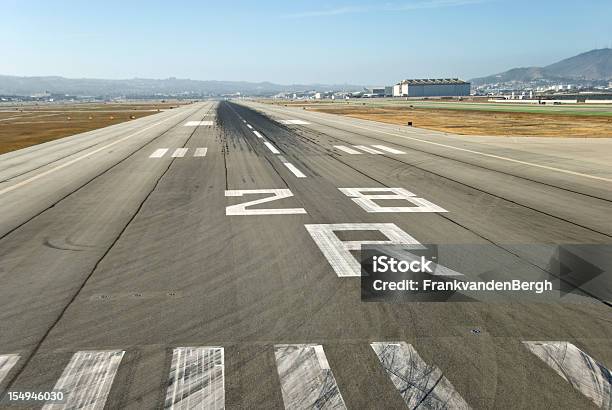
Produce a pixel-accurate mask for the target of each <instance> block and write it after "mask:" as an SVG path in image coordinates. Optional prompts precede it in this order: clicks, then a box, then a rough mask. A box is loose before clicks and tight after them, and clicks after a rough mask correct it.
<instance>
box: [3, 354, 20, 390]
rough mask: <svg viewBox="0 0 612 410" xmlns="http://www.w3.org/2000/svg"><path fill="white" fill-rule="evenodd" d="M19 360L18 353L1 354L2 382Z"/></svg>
mask: <svg viewBox="0 0 612 410" xmlns="http://www.w3.org/2000/svg"><path fill="white" fill-rule="evenodd" d="M18 361H19V355H18V354H5V355H0V383H2V380H3V379H4V378H5V377H6V375H7V374H8V373H9V372H10V371H11V369H12V368H13V366H15V364H17V362H18Z"/></svg>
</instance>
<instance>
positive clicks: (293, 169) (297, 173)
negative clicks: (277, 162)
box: [283, 162, 306, 178]
mask: <svg viewBox="0 0 612 410" xmlns="http://www.w3.org/2000/svg"><path fill="white" fill-rule="evenodd" d="M283 164H285V166H286V167H287V168H288V169H289V171H291V172H292V173H293V175H295V176H296V177H298V178H306V175H304V173H303V172H302V171H300V170H299V169H297V168H296V167H295V165H293V164H292V163H291V162H283Z"/></svg>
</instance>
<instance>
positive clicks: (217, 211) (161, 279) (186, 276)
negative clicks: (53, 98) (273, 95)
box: [0, 101, 612, 409]
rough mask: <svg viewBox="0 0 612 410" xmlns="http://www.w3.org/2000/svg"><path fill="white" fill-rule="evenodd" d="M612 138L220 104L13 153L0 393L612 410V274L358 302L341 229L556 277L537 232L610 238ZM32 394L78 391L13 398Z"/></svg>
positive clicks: (5, 216)
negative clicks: (475, 295) (568, 287)
mask: <svg viewBox="0 0 612 410" xmlns="http://www.w3.org/2000/svg"><path fill="white" fill-rule="evenodd" d="M611 154H612V142H611V141H608V140H602V139H599V140H597V141H592V140H582V141H580V140H553V139H548V140H545V139H525V140H522V141H521V140H516V139H513V140H507V139H503V138H496V139H495V138H486V137H482V138H479V137H459V136H451V135H446V134H442V133H436V132H432V131H425V130H420V129H416V128H415V129H413V128H408V127H398V126H392V125H385V124H380V123H374V122H369V121H363V120H356V119H349V118H343V117H339V116H332V115H328V114H320V113H311V112H308V111H307V110H299V109H293V108H286V107H277V106H269V105H263V104H259V103H255V102H232V101H221V102H212V101H211V102H201V103H196V104H192V105H188V106H183V107H180V108H177V109H174V110H168V111H164V112H161V113H159V114H155V115H152V116H148V117H145V118H141V119H138V120H135V121H131V122H127V123H123V124H119V125H115V126H112V127H107V128H104V129H100V130H96V131H91V132H88V133H85V134H80V135H77V136H73V137H69V138H64V139H61V140H56V141H53V142H49V143H45V144H41V145H37V146H34V147H30V148H26V149H23V150H20V151H15V152H12V153H8V154H5V155H2V156H0V283H1V287H0V300H1V301H2V303H1V309H0V391H3V392H4V393H5V397H4V398H3V399H2V402H1V403H2V404H1V405H10V406H15V407H16V406H19V405H21V406H24V407H31V408H41V407H43V405H44V408H64V407H68V408H108V409H114V408H131V409H148V408H164V407H166V408H223V407H226V408H245V409H247V408H265V409H272V408H345V407H346V408H350V409H381V408H406V407H409V408H417V407H418V408H469V407H471V408H525V409H527V408H528V409H533V408H564V409H565V408H567V409H577V408H581V409H582V408H597V407H599V408H612V399H611V397H612V393H611V387H610V383H611V381H610V380H611V379H612V378H610V377H609V376H610V373H609V371H608V370H607V369H609V368H610V367H611V366H612V314H611V312H612V310H611V305H610V300H609V299H607V295H609V291H610V290H612V288H611V286H610V277H609V275H600V276H599V277H597V278H595V279H594V280H592V281H589V282H588V283H585V284H584V285H583V286H582V287H581V288H580V289H578V290H577V292H576V294H575V295H569V296H568V301H550V300H547V301H538V300H535V301H524V300H508V301H505V302H503V303H502V302H493V303H483V302H436V303H427V302H419V303H402V304H393V303H367V302H362V301H361V299H360V280H359V278H358V277H356V276H357V275H358V273H357V275H354V274H353V273H354V272H353V271H352V270H351V266H352V265H351V263H350V262H349V258H348V257H347V254H348V252H349V251H348V250H347V249H346V248H343V247H342V246H340V247H339V246H338V243H345V244H346V243H350V241H354V242H356V241H384V240H387V239H388V237H389V232H390V230H391V231H393V232H395V233H398V232H399V233H400V235H404V234H405V235H407V237H409V238H412V240H414V241H418V242H420V243H423V244H470V245H472V244H473V245H481V246H483V247H486V249H494V251H491V252H493V253H494V255H495V256H494V259H492V261H493V262H491V263H494V264H495V265H496V266H501V267H503V268H504V269H505V272H506V275H509V277H512V275H513V272H514V271H513V270H512V269H513V267H514V266H519V265H520V266H523V267H525V266H526V267H527V268H528V269H527V270H526V271H524V272H523V271H521V272H522V273H520V274H519V273H517V275H527V276H530V275H533V276H534V277H536V276H538V275H540V276H541V275H542V274H543V273H545V271H546V269H547V266H548V265H547V264H548V263H549V262H550V255H549V254H547V253H546V252H543V251H542V249H541V247H540V245H541V244H599V245H605V244H610V243H612V212H610V211H611V210H612V206H611V205H612V163H610V162H609V158H610V155H611ZM339 188H355V189H357V188H359V189H357V190H356V191H355V190H353V191H347V192H343V191H341V190H340V189H339ZM365 188H374V189H376V190H379V191H380V192H383V193H387V194H393V193H395V194H394V195H397V192H400V193H401V192H404V191H398V190H397V188H402V189H404V190H406V191H409V193H410V195H408V196H407V197H406V195H404V196H401V195H400V196H398V197H397V198H394V199H385V200H382V201H380V200H379V201H372V200H368V199H367V198H365V199H363V200H362V201H361V202H359V201H355V200H354V199H359V198H360V195H361V196H364V195H366V196H367V194H368V192H370V191H367V190H365ZM391 189H395V191H390V190H391ZM253 190H258V191H257V192H253ZM379 191H376V192H379ZM351 192H353V194H352V196H351ZM413 197H416V198H419V199H421V201H420V202H419V200H416V202H414V200H413V199H412V198H413ZM266 198H267V199H266ZM385 201H387V202H385ZM246 202H251V204H247V205H244V204H245V203H246ZM241 204H243V205H241ZM419 204H420V205H419ZM407 206H410V207H412V206H422V207H424V210H423V211H422V212H406V211H405V209H404V207H407ZM381 207H394V208H393V209H394V211H389V210H385V209H381ZM395 208H397V209H395ZM339 241H340V242H339ZM483 249H484V248H483ZM349 256H350V255H349ZM488 257H489V256H486V255H484V254H483V258H488ZM525 272H526V273H525ZM606 377H608V379H606ZM32 391H34V392H45V391H46V392H50V391H56V392H58V391H59V392H63V393H64V394H65V397H64V399H63V402H62V401H61V400H60V402H59V403H56V404H53V403H52V402H51V401H47V402H46V404H45V401H44V400H38V401H22V402H20V403H17V401H16V400H17V399H15V401H13V402H11V401H9V397H8V393H9V392H32ZM11 403H12V404H11Z"/></svg>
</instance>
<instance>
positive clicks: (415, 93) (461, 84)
mask: <svg viewBox="0 0 612 410" xmlns="http://www.w3.org/2000/svg"><path fill="white" fill-rule="evenodd" d="M469 95H470V83H468V82H466V81H463V80H460V79H458V78H440V79H431V78H428V79H416V80H403V81H401V82H399V83H397V84H395V85H394V86H393V96H394V97H463V96H469Z"/></svg>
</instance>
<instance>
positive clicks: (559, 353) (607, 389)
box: [523, 341, 612, 409]
mask: <svg viewBox="0 0 612 410" xmlns="http://www.w3.org/2000/svg"><path fill="white" fill-rule="evenodd" d="M523 344H524V345H525V347H527V349H529V351H531V353H533V354H535V355H536V356H538V357H539V358H540V359H542V361H544V363H546V364H547V365H548V366H550V368H552V369H553V370H554V371H555V372H556V373H557V374H558V375H559V376H561V377H562V378H563V379H565V381H567V382H568V383H569V384H570V385H571V386H572V387H573V388H575V389H576V390H578V391H579V392H580V393H582V394H584V395H585V396H586V397H588V398H589V399H591V401H592V402H593V403H595V405H596V406H598V407H601V408H602V409H610V408H612V373H611V372H610V369H608V368H607V367H605V366H604V365H603V364H601V363H598V362H597V361H596V360H595V359H593V358H592V357H591V356H589V355H588V354H587V353H585V352H583V351H582V350H580V349H579V348H577V347H576V346H574V345H573V344H572V343H569V342H559V341H555V342H523Z"/></svg>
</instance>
